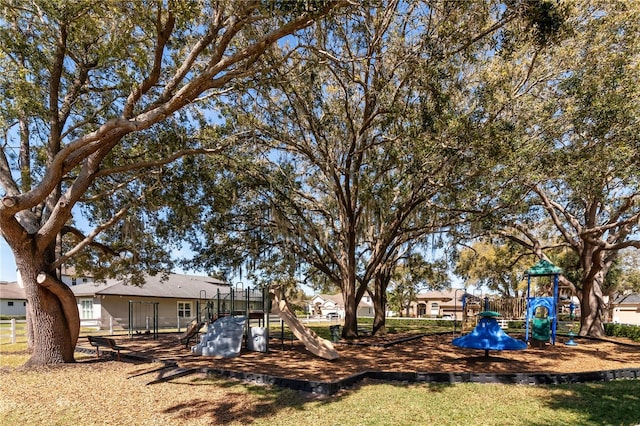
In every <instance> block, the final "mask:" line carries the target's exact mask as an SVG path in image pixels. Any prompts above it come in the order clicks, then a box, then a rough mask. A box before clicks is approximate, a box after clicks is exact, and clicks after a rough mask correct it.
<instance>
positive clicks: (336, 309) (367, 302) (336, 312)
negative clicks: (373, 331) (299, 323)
mask: <svg viewBox="0 0 640 426" xmlns="http://www.w3.org/2000/svg"><path fill="white" fill-rule="evenodd" d="M309 313H310V314H311V315H312V316H319V317H323V318H331V317H333V316H337V317H339V318H344V315H345V311H344V299H343V298H342V294H340V293H338V294H318V295H316V296H313V298H312V299H311V303H310V304H309ZM357 315H358V316H359V317H372V316H373V302H372V301H371V297H369V296H368V295H365V296H363V297H362V299H361V300H360V304H359V305H358V312H357Z"/></svg>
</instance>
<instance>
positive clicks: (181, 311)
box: [178, 302, 191, 318]
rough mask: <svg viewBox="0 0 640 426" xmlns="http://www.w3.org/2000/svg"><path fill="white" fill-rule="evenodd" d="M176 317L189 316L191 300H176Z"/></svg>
mask: <svg viewBox="0 0 640 426" xmlns="http://www.w3.org/2000/svg"><path fill="white" fill-rule="evenodd" d="M178 317H179V318H191V302H178Z"/></svg>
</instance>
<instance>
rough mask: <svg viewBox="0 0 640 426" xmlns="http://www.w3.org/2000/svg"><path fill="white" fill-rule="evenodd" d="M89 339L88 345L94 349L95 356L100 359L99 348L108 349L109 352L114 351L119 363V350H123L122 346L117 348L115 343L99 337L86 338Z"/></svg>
mask: <svg viewBox="0 0 640 426" xmlns="http://www.w3.org/2000/svg"><path fill="white" fill-rule="evenodd" d="M87 339H89V343H90V344H91V346H95V348H96V356H97V357H98V358H100V347H101V346H102V347H104V348H109V349H111V350H114V351H116V354H117V358H118V361H120V350H121V349H124V347H122V346H118V345H117V344H116V341H115V340H113V339H110V338H108V337H100V336H87Z"/></svg>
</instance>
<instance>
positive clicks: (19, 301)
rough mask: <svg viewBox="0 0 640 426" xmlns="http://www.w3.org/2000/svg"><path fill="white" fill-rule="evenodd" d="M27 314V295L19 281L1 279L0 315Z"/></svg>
mask: <svg viewBox="0 0 640 426" xmlns="http://www.w3.org/2000/svg"><path fill="white" fill-rule="evenodd" d="M25 315H27V296H26V295H25V293H24V289H23V288H22V287H20V286H19V285H18V283H17V282H7V281H0V316H10V317H19V316H25Z"/></svg>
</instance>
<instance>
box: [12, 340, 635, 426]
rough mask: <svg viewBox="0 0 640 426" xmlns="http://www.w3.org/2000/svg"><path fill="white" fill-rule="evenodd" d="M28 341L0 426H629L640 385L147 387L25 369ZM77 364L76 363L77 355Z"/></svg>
mask: <svg viewBox="0 0 640 426" xmlns="http://www.w3.org/2000/svg"><path fill="white" fill-rule="evenodd" d="M25 349H26V348H25V344H24V343H23V344H16V345H6V344H3V345H0V419H2V421H0V424H2V425H3V426H4V425H23V424H55V425H79V424H96V425H98V424H103V425H116V424H117V425H120V424H138V425H154V424H162V423H166V424H186V425H201V424H202V425H205V424H256V425H261V424H265V425H267V424H268V425H318V424H322V425H391V424H393V425H428V424H438V425H575V424H580V425H603V424H611V425H636V424H640V381H639V380H627V381H616V382H606V383H590V384H577V385H561V386H523V385H493V384H491V385H489V384H487V385H481V384H456V385H428V384H401V383H380V382H375V381H368V382H364V383H362V384H360V385H358V386H357V387H354V388H352V389H348V390H344V391H341V392H340V393H338V394H337V395H334V396H331V397H318V396H315V395H309V394H305V393H299V392H295V391H292V390H287V389H280V388H273V387H267V386H259V385H252V384H245V383H241V382H236V381H229V380H222V379H211V378H206V377H204V376H186V377H182V378H180V379H175V380H172V381H169V382H166V383H159V384H156V385H147V383H148V382H149V381H150V380H152V379H153V378H155V377H154V375H153V374H155V373H150V371H151V370H153V369H154V368H157V366H154V365H153V364H132V363H126V362H116V361H100V362H94V359H93V357H89V356H82V355H80V354H78V355H79V357H78V360H79V361H83V362H79V363H77V364H73V365H62V366H52V367H46V368H38V369H32V370H25V369H22V368H20V367H17V366H18V365H20V364H22V363H23V362H24V361H25V360H26V359H27V356H28V355H27V354H26V351H25ZM81 357H82V358H81Z"/></svg>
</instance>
